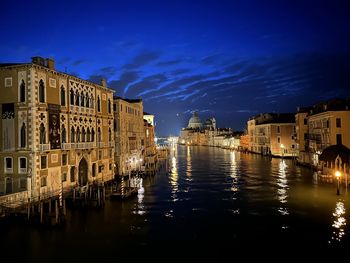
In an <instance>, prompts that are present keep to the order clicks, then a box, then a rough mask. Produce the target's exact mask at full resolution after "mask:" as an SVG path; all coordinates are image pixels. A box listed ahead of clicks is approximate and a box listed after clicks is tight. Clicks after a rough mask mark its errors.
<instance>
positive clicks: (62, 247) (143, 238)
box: [1, 146, 350, 260]
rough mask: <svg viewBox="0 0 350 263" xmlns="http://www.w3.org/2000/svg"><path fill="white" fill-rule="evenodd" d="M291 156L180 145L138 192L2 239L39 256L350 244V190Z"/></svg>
mask: <svg viewBox="0 0 350 263" xmlns="http://www.w3.org/2000/svg"><path fill="white" fill-rule="evenodd" d="M340 190H341V191H340V192H341V194H340V195H339V196H337V195H336V185H335V184H334V183H326V182H321V181H320V180H319V178H317V176H315V175H314V173H313V172H312V171H310V170H309V169H307V168H303V167H299V166H296V165H294V163H293V162H292V160H282V159H275V158H273V159H270V158H267V157H262V156H259V155H253V154H245V153H239V152H231V151H229V150H224V149H219V148H209V147H187V146H178V147H176V149H175V151H172V153H171V157H170V159H169V162H167V163H165V162H164V163H163V164H162V166H161V169H160V172H159V173H158V174H157V175H156V176H154V177H147V178H144V179H143V181H142V187H141V188H140V189H139V192H138V195H137V196H135V197H134V198H131V199H128V200H126V201H123V202H121V201H117V200H110V201H107V203H106V206H105V207H104V209H86V210H81V209H77V210H69V211H68V212H69V213H68V220H67V224H66V226H65V227H63V228H59V229H56V228H53V229H52V228H45V227H28V226H23V225H21V226H18V225H6V227H2V228H1V232H2V233H1V242H2V243H3V244H6V245H7V246H9V247H16V248H18V249H19V251H20V253H19V255H22V256H24V257H26V258H30V259H34V258H40V259H50V258H51V259H59V258H65V257H66V256H67V255H69V257H72V258H76V259H82V258H86V259H93V258H96V259H97V260H98V259H100V258H103V257H104V256H108V257H112V258H113V257H115V259H116V260H117V259H118V258H120V257H126V258H131V259H132V258H134V259H135V258H136V257H144V256H146V255H148V256H150V258H155V259H158V260H159V259H160V254H159V253H160V252H164V253H165V254H166V255H167V258H176V257H182V255H187V256H186V257H191V258H197V259H199V258H202V259H209V258H212V259H213V260H215V259H226V258H231V257H232V256H233V254H234V253H235V251H236V253H238V251H237V249H238V248H250V249H254V248H256V247H269V248H271V249H276V248H284V249H290V248H291V247H293V248H315V247H317V248H320V249H326V248H332V247H346V246H349V244H350V239H349V235H350V232H349V220H350V213H349V211H350V206H349V195H348V194H347V192H346V189H345V186H341V189H340Z"/></svg>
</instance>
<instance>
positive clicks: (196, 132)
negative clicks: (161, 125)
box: [178, 112, 232, 146]
mask: <svg viewBox="0 0 350 263" xmlns="http://www.w3.org/2000/svg"><path fill="white" fill-rule="evenodd" d="M231 134H232V130H231V129H230V128H217V127H216V120H215V118H214V117H212V118H209V119H207V120H206V122H205V125H204V126H203V125H202V121H201V119H200V118H199V116H198V113H197V112H193V115H192V117H191V118H190V119H189V121H188V125H187V128H182V130H181V131H180V136H179V139H178V143H179V144H186V145H206V146H222V145H223V144H224V143H223V141H224V138H225V136H228V135H231Z"/></svg>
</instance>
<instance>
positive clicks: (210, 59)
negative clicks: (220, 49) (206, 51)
mask: <svg viewBox="0 0 350 263" xmlns="http://www.w3.org/2000/svg"><path fill="white" fill-rule="evenodd" d="M221 59H222V54H213V55H209V56H206V57H204V58H202V59H201V63H202V64H205V65H215V64H217V63H218V62H221Z"/></svg>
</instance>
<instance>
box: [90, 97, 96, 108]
mask: <svg viewBox="0 0 350 263" xmlns="http://www.w3.org/2000/svg"><path fill="white" fill-rule="evenodd" d="M90 102H91V105H90V107H91V108H94V107H95V99H94V96H92V95H91V97H90Z"/></svg>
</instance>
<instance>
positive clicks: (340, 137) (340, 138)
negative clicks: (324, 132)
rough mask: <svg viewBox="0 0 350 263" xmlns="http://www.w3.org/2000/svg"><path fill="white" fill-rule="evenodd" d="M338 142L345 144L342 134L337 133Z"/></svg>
mask: <svg viewBox="0 0 350 263" xmlns="http://www.w3.org/2000/svg"><path fill="white" fill-rule="evenodd" d="M337 144H339V145H340V144H343V142H342V136H341V134H337Z"/></svg>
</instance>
